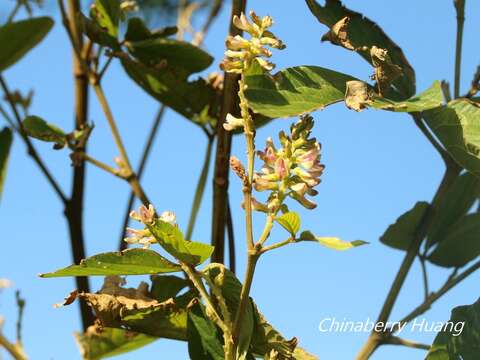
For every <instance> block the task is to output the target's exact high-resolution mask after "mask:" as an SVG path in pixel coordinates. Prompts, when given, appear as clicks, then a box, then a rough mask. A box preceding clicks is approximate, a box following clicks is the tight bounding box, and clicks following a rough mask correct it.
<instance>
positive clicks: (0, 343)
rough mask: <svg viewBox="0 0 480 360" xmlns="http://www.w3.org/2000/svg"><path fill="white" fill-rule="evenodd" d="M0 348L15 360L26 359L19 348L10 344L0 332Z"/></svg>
mask: <svg viewBox="0 0 480 360" xmlns="http://www.w3.org/2000/svg"><path fill="white" fill-rule="evenodd" d="M0 347H3V348H5V350H7V352H8V353H9V354H10V355H11V356H12V357H13V358H14V359H15V360H27V357H26V356H25V354H24V353H23V350H22V348H21V347H19V346H18V345H16V344H12V343H11V342H10V341H8V339H7V338H6V337H5V336H3V334H2V333H1V332H0Z"/></svg>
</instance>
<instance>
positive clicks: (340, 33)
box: [322, 16, 355, 50]
mask: <svg viewBox="0 0 480 360" xmlns="http://www.w3.org/2000/svg"><path fill="white" fill-rule="evenodd" d="M349 23H350V18H349V17H348V16H345V17H344V18H342V19H341V20H340V21H338V22H336V23H335V25H333V26H332V28H331V29H330V31H329V32H327V33H325V34H324V35H323V36H322V41H330V42H331V43H332V44H335V45H339V46H343V47H344V48H345V49H348V50H355V46H353V45H352V43H351V42H350V39H349V36H348V29H347V28H348V24H349Z"/></svg>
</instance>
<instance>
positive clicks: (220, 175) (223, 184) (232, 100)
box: [211, 0, 246, 263]
mask: <svg viewBox="0 0 480 360" xmlns="http://www.w3.org/2000/svg"><path fill="white" fill-rule="evenodd" d="M245 7H246V0H233V1H232V12H231V16H230V29H229V34H230V35H232V36H235V35H240V34H241V31H240V30H238V29H237V28H236V27H235V26H233V23H232V19H233V16H234V15H237V16H239V15H240V14H241V13H242V12H245ZM238 79H239V77H238V75H236V74H231V73H225V80H224V84H223V99H222V102H221V110H220V116H219V118H218V121H217V129H216V132H217V148H216V152H215V170H214V178H213V212H212V241H211V243H212V245H213V246H214V247H215V251H214V253H213V255H212V261H213V262H218V263H224V262H225V223H226V216H225V214H226V208H227V197H228V174H229V165H228V162H229V158H230V147H231V141H232V135H231V134H230V132H228V131H225V129H224V128H223V123H224V121H225V118H226V116H227V114H229V113H230V114H233V115H238V112H239V110H238V96H237V93H238V87H237V86H238Z"/></svg>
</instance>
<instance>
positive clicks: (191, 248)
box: [149, 220, 213, 265]
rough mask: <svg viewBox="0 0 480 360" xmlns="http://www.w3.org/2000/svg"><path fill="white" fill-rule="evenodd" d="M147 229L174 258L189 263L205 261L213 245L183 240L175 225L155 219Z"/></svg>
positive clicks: (196, 263) (210, 253)
mask: <svg viewBox="0 0 480 360" xmlns="http://www.w3.org/2000/svg"><path fill="white" fill-rule="evenodd" d="M149 230H150V232H151V233H152V235H153V236H154V237H155V239H156V240H157V241H158V243H159V244H160V246H162V247H163V248H164V249H165V250H166V251H168V252H169V253H170V254H171V255H173V256H174V257H175V258H177V259H179V260H181V261H183V262H186V263H188V264H191V265H198V264H201V263H203V262H205V261H206V260H207V259H208V258H209V257H210V255H212V252H213V246H210V245H208V244H204V243H199V242H194V241H188V240H185V238H184V236H183V233H182V231H181V230H180V229H179V228H178V226H176V225H172V224H169V223H167V222H164V221H161V220H157V221H155V223H154V224H153V225H151V226H149Z"/></svg>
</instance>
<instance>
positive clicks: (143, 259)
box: [40, 249, 181, 278]
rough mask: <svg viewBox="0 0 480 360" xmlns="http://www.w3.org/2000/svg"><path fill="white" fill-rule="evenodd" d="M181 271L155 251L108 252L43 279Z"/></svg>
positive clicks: (177, 266)
mask: <svg viewBox="0 0 480 360" xmlns="http://www.w3.org/2000/svg"><path fill="white" fill-rule="evenodd" d="M177 271H181V268H180V266H179V265H176V264H173V263H172V262H170V261H168V260H167V259H165V258H164V257H163V256H161V255H160V254H158V253H156V252H155V251H153V250H147V249H127V250H124V251H122V252H107V253H103V254H98V255H95V256H92V257H89V258H86V259H84V260H82V261H81V262H80V265H71V266H69V267H66V268H64V269H60V270H57V271H55V272H51V273H47V274H41V275H40V276H41V277H44V278H52V277H64V276H107V275H145V274H160V273H170V272H177Z"/></svg>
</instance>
